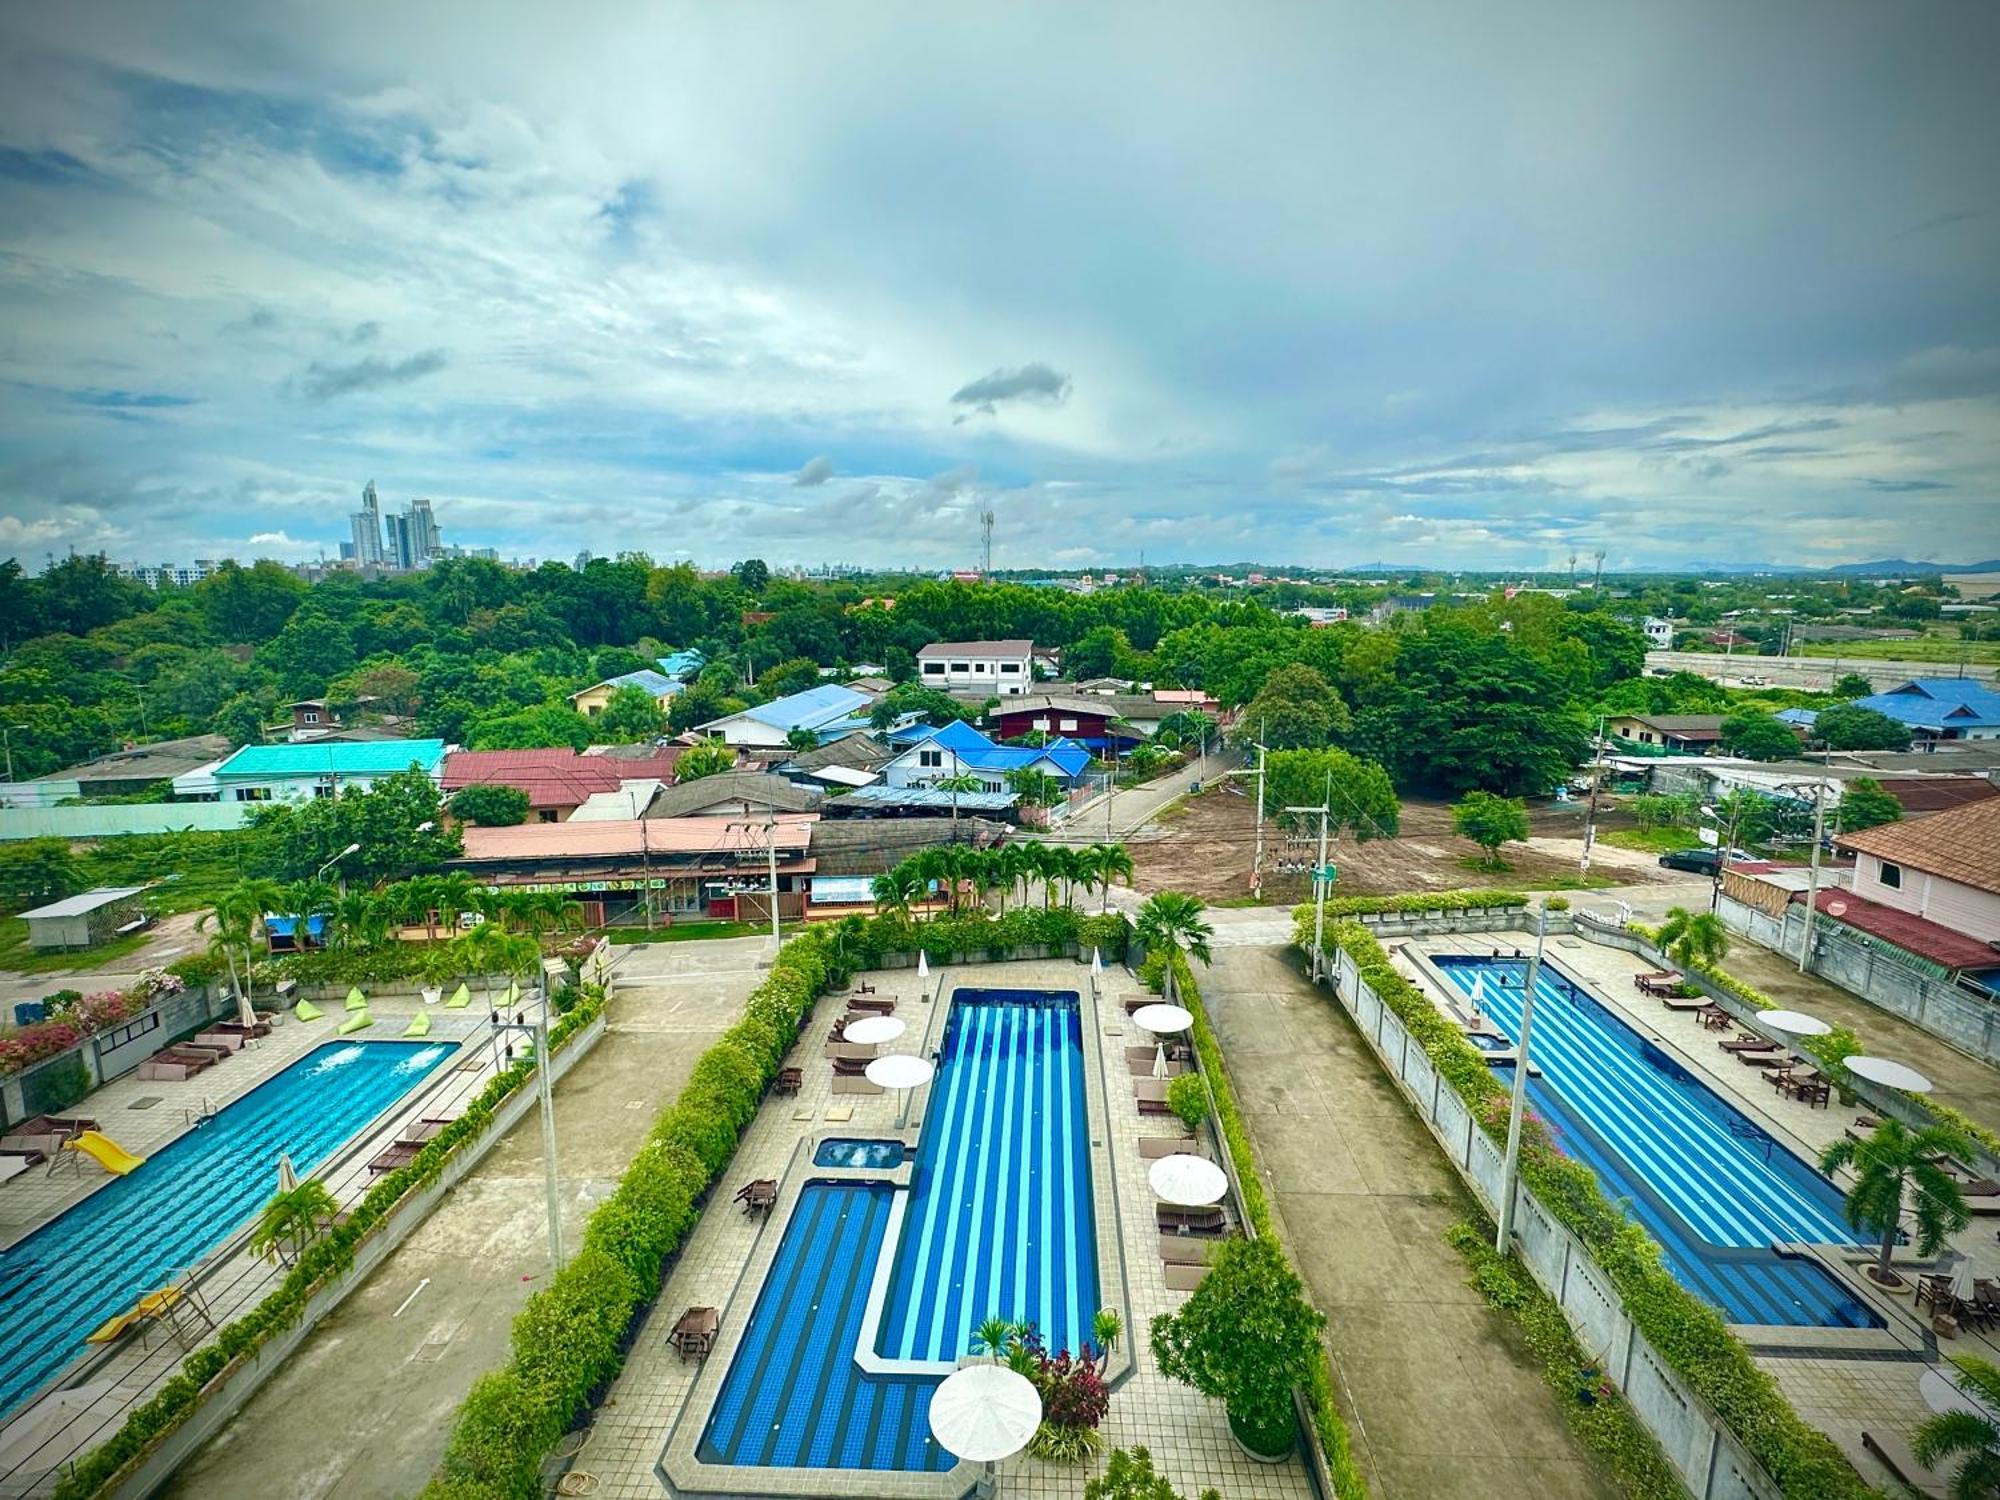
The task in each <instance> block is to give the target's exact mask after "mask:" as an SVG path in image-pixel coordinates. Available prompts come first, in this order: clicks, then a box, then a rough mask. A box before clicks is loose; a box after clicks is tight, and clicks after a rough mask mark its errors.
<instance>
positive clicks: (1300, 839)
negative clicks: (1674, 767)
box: [1126, 788, 1662, 905]
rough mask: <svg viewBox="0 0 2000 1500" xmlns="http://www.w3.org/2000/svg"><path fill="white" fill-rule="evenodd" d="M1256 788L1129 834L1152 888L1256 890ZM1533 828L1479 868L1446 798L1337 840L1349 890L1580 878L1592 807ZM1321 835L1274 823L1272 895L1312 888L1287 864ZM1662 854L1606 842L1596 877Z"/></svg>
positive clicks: (1633, 871)
mask: <svg viewBox="0 0 2000 1500" xmlns="http://www.w3.org/2000/svg"><path fill="white" fill-rule="evenodd" d="M1254 823H1255V814H1254V812H1253V810H1252V804H1251V801H1250V799H1249V798H1248V797H1245V796H1239V795H1237V794H1236V793H1235V792H1234V791H1231V790H1228V789H1225V788H1217V789H1215V790H1212V791H1208V792H1204V793H1203V794H1202V795H1201V796H1199V797H1190V798H1187V799H1186V800H1184V801H1182V802H1181V803H1179V804H1178V805H1177V806H1176V807H1175V808H1173V809H1170V810H1169V811H1168V812H1167V813H1166V814H1165V815H1164V816H1163V817H1162V818H1160V819H1158V820H1156V821H1155V822H1154V823H1152V824H1150V825H1148V826H1147V827H1146V828H1145V829H1144V830H1142V831H1141V832H1140V833H1138V834H1137V835H1135V836H1133V837H1131V838H1129V839H1127V841H1126V847H1127V848H1129V849H1130V850H1131V851H1132V858H1133V861H1134V863H1135V864H1136V865H1137V867H1138V879H1137V882H1136V884H1137V885H1138V888H1139V889H1140V890H1142V891H1156V890H1168V889H1172V890H1181V891H1191V892H1193V893H1194V894H1195V895H1198V896H1201V897H1203V898H1204V899H1206V900H1210V901H1221V900H1228V899H1230V898H1237V899H1241V898H1242V897H1243V896H1245V895H1246V894H1247V893H1248V891H1249V883H1250V861H1251V854H1252V849H1253V845H1254V843H1255V838H1256V830H1255V827H1254ZM1620 826H1631V819H1630V818H1629V817H1627V816H1625V815H1624V814H1622V813H1618V812H1616V811H1609V812H1607V811H1606V810H1604V809H1601V808H1600V810H1599V816H1598V831H1599V832H1600V833H1602V832H1604V831H1605V830H1606V829H1608V828H1616V827H1620ZM1530 828H1531V830H1532V833H1533V837H1532V838H1531V839H1530V840H1529V842H1528V843H1527V845H1526V846H1522V845H1514V844H1510V845H1509V846H1507V848H1506V850H1505V857H1506V860H1507V863H1508V865H1509V866H1511V868H1509V869H1505V870H1478V869H1472V868H1469V867H1468V866H1467V865H1466V863H1465V861H1467V860H1471V859H1476V858H1478V856H1479V849H1478V847H1477V846H1476V845H1474V844H1472V843H1470V842H1469V841H1467V840H1465V839H1462V838H1460V837H1459V836H1458V835H1457V834H1455V833H1453V832H1452V831H1451V809H1450V808H1449V807H1448V806H1446V805H1445V804H1444V803H1441V802H1428V801H1421V800H1410V801H1406V802H1405V803H1404V804H1403V817H1402V827H1401V831H1400V834H1399V836H1398V837H1396V838H1393V839H1372V840H1370V841H1369V842H1368V843H1365V844H1357V843H1355V842H1354V841H1353V839H1352V838H1342V839H1340V840H1339V841H1337V842H1336V843H1335V845H1334V848H1333V863H1334V864H1335V865H1336V866H1337V867H1338V868H1339V870H1340V881H1339V886H1338V890H1339V893H1340V894H1341V895H1344V896H1374V895H1388V894H1393V893H1395V892H1399V891H1424V890H1459V889H1465V888H1469V887H1475V886H1504V887H1509V888H1518V887H1521V886H1527V887H1530V888H1533V889H1540V890H1547V889H1562V888H1567V887H1569V886H1574V885H1576V884H1578V878H1577V856H1578V854H1579V853H1580V852H1581V844H1580V840H1581V839H1582V837H1583V809H1582V808H1581V807H1580V806H1576V805H1573V804H1572V805H1550V804H1543V805H1539V806H1535V807H1533V808H1532V809H1531V811H1530ZM1315 842H1316V841H1315V839H1314V838H1313V837H1312V836H1310V835H1306V834H1292V835H1288V834H1287V833H1286V831H1285V830H1284V829H1282V828H1280V827H1279V826H1278V825H1277V824H1275V823H1271V824H1269V825H1268V826H1267V827H1266V828H1265V830H1264V900H1265V902H1266V903H1267V904H1271V905H1281V904H1287V903H1290V902H1295V901H1303V900H1305V899H1306V897H1307V896H1308V895H1309V894H1310V878H1309V876H1308V875H1306V874H1305V873H1299V874H1295V875H1286V874H1280V873H1278V867H1279V865H1280V864H1281V863H1297V864H1300V865H1302V866H1309V865H1310V863H1311V861H1312V859H1313V856H1314V853H1315V847H1314V845H1315ZM1661 875H1662V871H1661V870H1660V868H1659V865H1658V862H1657V860H1656V858H1655V856H1653V855H1651V854H1642V853H1635V852H1633V851H1631V850H1626V849H1614V848H1611V847H1610V846H1608V845H1605V844H1602V843H1600V844H1599V845H1598V846H1597V850H1596V853H1595V854H1594V855H1593V856H1592V859H1591V877H1592V884H1593V885H1596V884H1605V883H1617V884H1621V885H1635V884H1641V883H1644V882H1647V881H1650V880H1657V879H1659V878H1660V877H1661Z"/></svg>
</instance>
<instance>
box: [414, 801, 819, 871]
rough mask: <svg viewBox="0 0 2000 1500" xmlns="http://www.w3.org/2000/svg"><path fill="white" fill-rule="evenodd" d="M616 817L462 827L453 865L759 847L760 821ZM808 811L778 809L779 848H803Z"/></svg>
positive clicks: (808, 834) (810, 821) (811, 820)
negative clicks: (460, 846) (462, 848)
mask: <svg viewBox="0 0 2000 1500" xmlns="http://www.w3.org/2000/svg"><path fill="white" fill-rule="evenodd" d="M641 821H642V820H640V819H637V818H620V819H612V820H606V821H604V822H588V823H577V822H569V823H523V824H521V825H519V826H518V827H515V828H467V829H466V830H464V835H465V854H464V855H463V857H461V858H460V859H457V860H454V861H452V863H454V864H480V863H485V862H490V861H495V860H515V859H599V858H615V857H618V856H622V855H628V854H629V855H633V856H638V855H641V854H644V853H648V852H650V853H653V854H725V853H727V854H733V853H755V852H760V851H762V850H763V848H764V846H765V835H764V827H763V823H762V821H761V820H749V821H743V820H737V819H732V818H647V819H644V820H643V822H644V832H643V833H642V832H641V830H640V825H641ZM818 821H819V818H818V815H817V814H813V813H807V814H803V815H800V814H793V813H781V814H779V816H778V819H777V827H776V829H775V830H774V831H773V841H774V842H775V843H776V844H777V846H778V850H779V852H780V853H785V852H787V851H790V852H793V853H798V852H802V851H804V850H805V849H806V847H807V846H808V844H809V843H810V841H811V838H812V830H813V826H814V825H815V824H816V823H817V822H818Z"/></svg>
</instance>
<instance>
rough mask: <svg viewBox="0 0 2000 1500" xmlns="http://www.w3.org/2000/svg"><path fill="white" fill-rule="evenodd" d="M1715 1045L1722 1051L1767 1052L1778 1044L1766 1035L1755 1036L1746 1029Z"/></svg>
mask: <svg viewBox="0 0 2000 1500" xmlns="http://www.w3.org/2000/svg"><path fill="white" fill-rule="evenodd" d="M1715 1045H1716V1046H1718V1047H1720V1048H1721V1049H1722V1050H1723V1051H1724V1052H1769V1051H1770V1050H1771V1049H1772V1048H1773V1047H1775V1046H1777V1045H1778V1044H1777V1043H1776V1042H1774V1041H1772V1040H1771V1039H1770V1038H1769V1037H1767V1036H1756V1035H1754V1034H1752V1033H1751V1032H1747V1031H1746V1032H1742V1033H1740V1034H1739V1035H1736V1036H1733V1037H1731V1038H1730V1039H1729V1040H1728V1041H1726V1042H1717V1043H1716V1044H1715Z"/></svg>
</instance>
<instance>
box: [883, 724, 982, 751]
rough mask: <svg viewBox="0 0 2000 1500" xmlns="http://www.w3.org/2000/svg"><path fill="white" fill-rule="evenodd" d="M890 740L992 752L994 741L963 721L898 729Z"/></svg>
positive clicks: (950, 748) (912, 725)
mask: <svg viewBox="0 0 2000 1500" xmlns="http://www.w3.org/2000/svg"><path fill="white" fill-rule="evenodd" d="M889 738H890V739H891V740H893V741H895V742H896V743H898V744H904V745H915V744H925V745H940V746H942V747H943V748H945V749H946V750H960V751H963V750H991V749H993V748H994V745H993V741H992V740H990V739H988V738H987V737H986V736H985V735H983V734H981V733H980V732H979V731H978V730H977V729H974V728H973V727H972V726H971V725H970V724H968V723H966V722H965V720H963V719H953V720H952V721H951V722H950V723H949V724H911V725H908V726H906V727H905V728H902V729H898V730H896V731H895V732H894V733H892V734H891V735H890V736H889Z"/></svg>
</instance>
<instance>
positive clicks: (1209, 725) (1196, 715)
mask: <svg viewBox="0 0 2000 1500" xmlns="http://www.w3.org/2000/svg"><path fill="white" fill-rule="evenodd" d="M1153 739H1154V741H1155V743H1157V744H1161V745H1167V746H1170V747H1172V748H1174V749H1177V750H1194V749H1199V748H1200V747H1201V746H1202V745H1203V744H1209V745H1213V744H1215V743H1217V735H1216V724H1215V720H1213V719H1211V718H1210V717H1209V716H1208V715H1207V714H1205V713H1202V712H1200V711H1199V710H1197V709H1182V710H1181V711H1180V712H1179V713H1172V714H1168V715H1167V716H1166V717H1165V718H1164V719H1162V720H1160V727H1159V728H1158V729H1156V730H1154V731H1153ZM1266 743H1267V744H1268V743H1269V741H1266Z"/></svg>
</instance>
